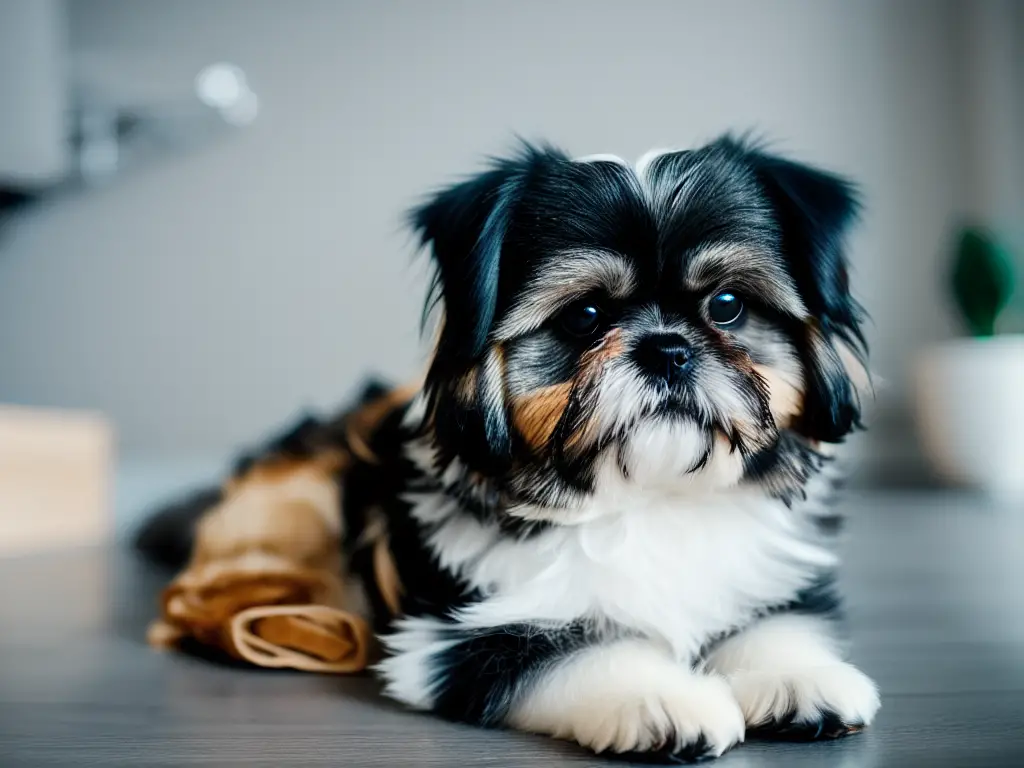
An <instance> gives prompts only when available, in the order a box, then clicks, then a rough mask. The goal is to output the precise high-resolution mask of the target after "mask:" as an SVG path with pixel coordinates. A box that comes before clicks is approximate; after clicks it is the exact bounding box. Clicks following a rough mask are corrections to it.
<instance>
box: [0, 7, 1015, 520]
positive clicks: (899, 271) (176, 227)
mask: <svg viewBox="0 0 1024 768" xmlns="http://www.w3.org/2000/svg"><path fill="white" fill-rule="evenodd" d="M748 129H749V130H753V131H755V132H756V133H757V134H759V135H761V136H764V137H766V138H768V139H770V140H771V141H772V143H773V146H775V147H776V148H777V149H779V150H781V151H784V152H787V153H789V154H791V155H793V156H794V157H797V158H799V159H802V160H805V161H808V162H811V163H816V164H820V165H822V166H825V167H827V168H830V169H833V170H835V171H838V172H840V173H843V174H847V175H849V176H851V177H852V178H854V179H855V180H856V181H857V182H858V183H859V185H860V186H861V188H862V191H863V195H864V199H865V203H866V207H865V211H864V216H863V222H862V225H861V226H860V227H859V228H858V229H857V231H856V233H855V235H854V237H853V239H852V241H851V258H852V261H853V264H854V270H855V275H854V287H855V291H856V293H857V295H858V296H859V297H860V298H861V300H862V301H863V303H864V304H865V305H866V306H867V308H868V310H869V312H870V314H871V316H872V318H873V321H872V325H871V326H870V328H869V338H870V341H871V344H872V348H873V368H874V370H875V371H876V372H877V374H878V376H879V394H878V400H877V403H876V404H875V406H874V407H873V408H872V411H871V422H872V425H873V429H872V430H871V431H870V432H868V433H867V434H866V435H864V436H862V437H861V438H859V439H858V441H857V443H856V447H857V452H858V454H859V457H860V464H859V466H860V470H859V476H858V477H859V479H860V481H861V482H863V483H865V484H880V483H886V484H891V483H893V482H898V483H920V482H926V481H929V482H930V481H931V480H932V479H934V478H935V477H943V478H945V479H946V480H953V481H957V482H962V481H968V482H974V483H979V484H982V485H985V484H988V485H991V486H999V487H1000V488H1005V487H1010V486H1014V482H1015V481H1013V480H1012V479H1010V480H1008V479H1007V477H1008V473H1009V475H1012V474H1014V473H1016V472H1017V471H1018V467H1020V466H1021V455H1022V454H1021V450H1022V449H1021V446H1020V445H1019V442H1018V443H1017V444H1015V446H1009V443H1007V442H1006V441H1007V440H1010V438H1007V437H1005V434H1009V433H1012V428H1011V425H1008V424H1007V422H1006V419H1008V418H1009V419H1010V420H1011V421H1012V420H1013V419H1015V418H1016V419H1017V420H1018V421H1019V420H1021V419H1024V416H1022V415H1021V414H1020V411H1021V410H1022V409H1020V408H1019V407H1017V406H1016V402H1015V397H1013V396H1011V393H1012V392H1014V391H1016V392H1018V393H1019V392H1020V391H1022V390H1024V348H1022V346H1021V337H1020V336H1019V335H1017V334H1016V333H1015V331H1020V330H1021V323H1020V318H1021V315H1020V310H1019V301H1017V300H1016V299H1012V298H1011V290H1010V289H1011V287H1012V282H1013V274H1014V272H1015V271H1016V272H1019V271H1020V269H1021V268H1022V267H1024V265H1022V261H1021V258H1020V254H1022V253H1024V142H1022V137H1024V3H1020V2H1014V0H1002V1H1000V0H992V1H986V0H973V1H971V2H956V1H954V0H929V1H925V0H903V1H901V2H869V1H861V2H845V1H843V0H776V1H775V2H760V1H759V0H706V1H701V0H691V1H689V2H684V1H682V0H676V1H670V0H657V1H656V0H633V1H632V2H629V3H626V2H623V1H622V0H619V1H618V2H611V1H608V0H547V1H541V0H524V1H521V2H516V3H497V2H469V1H465V2H460V1H457V0H431V2H415V1H414V0H375V2H354V1H347V0H289V2H272V1H271V0H216V1H211V0H175V2H166V0H0V206H2V209H3V210H2V212H0V404H3V405H4V410H2V411H0V419H3V418H4V417H3V414H4V413H6V414H7V416H6V418H7V419H8V423H9V424H10V423H15V426H14V427H12V428H10V429H9V430H8V431H7V432H4V431H3V427H2V426H0V444H2V443H3V441H4V437H5V435H6V442H7V447H6V449H5V448H3V447H0V466H2V465H3V462H4V461H5V457H6V462H7V479H8V486H9V487H10V485H11V484H12V483H13V482H14V481H13V480H12V479H11V478H13V477H15V476H18V477H25V476H27V475H30V474H31V472H29V471H28V470H27V469H25V466H27V465H26V464H25V462H26V461H27V460H26V459H24V455H25V453H26V449H24V446H26V445H28V444H29V443H30V442H31V440H30V434H35V435H37V436H38V435H41V434H44V433H43V432H39V431H38V429H39V428H38V427H34V426H32V420H33V419H42V420H44V421H45V420H46V419H51V421H47V424H48V425H49V426H48V427H47V428H48V429H49V428H52V429H53V430H55V431H53V432H45V434H46V435H59V434H60V428H61V424H71V425H73V426H76V427H80V428H81V429H82V431H83V432H82V433H83V434H87V435H91V436H92V437H91V438H88V437H83V438H82V440H83V441H84V442H82V443H81V444H82V445H85V444H89V445H92V446H93V449H94V450H95V451H98V452H99V453H97V454H95V455H101V454H102V455H105V456H110V455H116V456H117V459H116V463H114V464H112V465H111V466H113V467H114V469H113V470H112V472H113V475H112V476H113V477H114V480H113V484H112V485H108V486H104V487H103V488H101V489H100V490H99V491H97V493H107V494H109V493H111V492H113V493H114V497H115V499H116V507H117V510H118V515H119V518H118V519H119V525H121V526H122V527H123V526H124V525H127V524H128V522H129V521H130V520H131V517H132V515H133V514H138V512H139V510H141V509H143V508H144V507H145V506H147V505H148V504H149V503H150V501H151V500H152V499H154V498H157V497H158V496H160V495H161V494H164V493H166V492H169V491H170V490H172V489H175V488H177V487H180V485H181V484H182V483H186V482H191V481H198V480H200V479H205V478H212V477H214V476H216V475H217V474H218V473H219V472H221V471H222V470H223V469H224V467H225V466H226V461H227V459H228V458H229V457H230V455H231V454H233V453H234V452H235V451H236V450H237V449H238V448H240V447H242V446H245V445H250V444H252V443H253V442H254V441H256V440H258V439H259V438H260V437H261V436H262V435H264V434H265V433H266V432H267V430H268V429H274V428H276V427H278V426H280V425H281V424H283V423H285V422H286V421H287V420H288V419H290V418H294V417H295V416H296V415H297V414H298V413H299V412H300V411H303V410H306V409H329V408H333V407H335V406H336V405H338V404H340V403H342V402H343V401H344V400H345V398H346V397H347V396H348V395H349V394H350V393H352V391H353V390H354V389H355V388H356V387H357V386H358V385H359V384H360V383H361V381H362V380H363V379H364V377H366V375H367V374H368V373H373V372H376V373H380V374H383V375H384V376H386V377H389V378H393V379H395V380H402V379H406V378H409V377H411V376H414V375H416V374H417V373H418V371H419V370H420V367H421V366H422V363H423V355H422V351H421V346H420V338H419V333H418V327H419V325H418V324H419V317H420V310H421V305H422V297H423V293H424V287H425V270H424V268H423V267H424V265H423V264H422V263H421V262H419V261H417V260H415V259H414V258H413V256H414V249H413V244H412V241H411V238H410V237H409V235H408V234H407V233H406V232H405V231H404V230H403V229H402V215H403V213H404V211H405V210H406V209H407V208H408V207H409V206H410V205H411V204H412V203H414V202H415V201H416V200H417V199H419V197H420V196H421V195H422V194H423V193H425V192H427V191H429V190H431V189H432V188H434V187H436V186H437V185H438V184H440V183H443V182H445V181H449V180H452V179H454V178H456V177H457V176H459V175H461V174H464V173H466V172H469V171H472V170H473V169H475V168H476V167H478V165H479V163H480V161H481V159H482V158H483V157H484V156H485V155H487V154H490V153H496V152H501V151H502V150H504V149H506V148H508V147H509V146H511V145H512V143H513V140H514V136H515V135H517V134H518V135H521V136H524V137H526V138H537V139H548V140H550V141H552V142H554V143H556V144H559V145H562V146H564V147H565V148H566V149H567V150H568V151H569V152H570V153H573V154H578V155H585V154H591V153H604V152H610V153H615V154H619V155H622V156H624V157H626V158H635V157H638V156H639V155H640V154H642V153H643V152H644V151H645V150H647V149H649V148H651V147H681V148H682V147H688V146H692V145H695V144H698V143H700V142H704V141H706V140H708V139H711V138H713V137H715V136H716V135H718V134H719V133H722V132H724V131H728V130H736V131H744V130H748ZM966 226H974V227H983V228H984V231H985V233H986V234H985V236H984V237H980V238H979V237H976V238H975V239H974V240H970V239H968V240H967V241H965V240H964V227H966ZM972 249H973V250H972ZM965 253H966V257H965V258H967V261H966V262H964V261H963V259H961V261H960V262H957V261H956V259H957V257H958V256H964V254H965ZM955 264H959V267H960V268H961V271H962V272H963V276H962V280H961V282H962V283H963V284H964V285H966V286H967V287H968V288H970V286H971V285H973V286H975V288H977V286H978V285H980V286H981V288H980V289H977V290H980V292H981V295H982V298H981V303H982V304H984V300H985V299H986V297H987V300H988V302H989V305H993V304H994V305H997V306H996V308H997V309H1001V310H1002V311H1000V312H999V313H998V318H997V319H996V320H995V322H994V325H992V327H980V326H979V325H978V323H977V322H975V323H974V324H972V323H971V322H970V321H971V320H972V316H971V315H970V314H969V313H968V314H967V315H965V310H964V309H963V308H964V307H965V306H966V307H967V309H970V308H971V301H972V300H974V299H972V298H971V296H967V297H966V298H965V297H964V296H963V295H961V294H960V293H957V290H956V289H955V288H954V287H953V286H954V283H953V282H951V275H952V274H953V273H954V271H955V270H954V266H955ZM964 290H966V289H964ZM986 291H987V293H986ZM976 292H977V291H976ZM1014 301H1017V303H1016V304H1015V303H1014ZM975 305H977V301H975ZM1004 305H1005V306H1004ZM980 311H981V314H982V315H984V312H985V309H984V307H982V310H980ZM975 314H977V310H975ZM982 325H984V317H983V318H982ZM993 333H994V334H996V338H989V339H982V340H971V339H970V338H968V337H972V336H979V337H987V336H992V334H993ZM964 360H970V361H971V362H970V363H964V362H963V361H964ZM964 369H967V371H968V372H965V370H964ZM922 370H924V371H925V373H924V374H921V371H922ZM971 376H974V377H975V378H973V379H972V378H971ZM1015 377H1016V378H1015ZM936 381H940V382H952V384H950V385H949V386H947V387H945V388H944V387H943V386H937V385H936V384H935V382H936ZM979 381H980V382H981V383H980V384H979ZM993 382H995V384H993ZM1015 382H1016V383H1015ZM954 385H955V386H954ZM979 386H980V387H983V388H984V387H986V386H989V387H991V386H995V390H994V391H989V390H987V389H978V387H979ZM958 387H959V388H958ZM1008 387H1009V389H1008ZM965 392H967V393H968V395H966V396H965V395H964V393H965ZM1000 398H1002V399H1000ZM965 399H967V400H970V401H971V402H970V403H969V404H968V403H965V402H964V401H965ZM994 403H1000V404H1001V405H999V407H996V406H995V405H993V404H994ZM1006 403H1010V406H1009V407H1010V411H1009V412H1007V410H1006V408H1007V405H1006ZM986 408H987V410H986ZM979 409H980V410H979ZM1014 411H1015V412H1016V413H1014ZM53 419H55V420H56V421H53ZM979 424H981V426H980V427H979V426H978V425H979ZM972 429H973V430H974V431H973V432H971V430H972ZM33 430H36V431H35V432H33ZM90 430H91V431H90ZM957 430H960V431H957ZM964 430H967V431H968V432H971V434H966V433H965V432H964ZM985 430H988V431H985ZM44 431H45V430H44ZM1022 433H1024V425H1022V426H1021V428H1020V430H1019V431H1018V432H1017V435H1020V434H1022ZM90 439H92V442H91V443H90V442H89V440H90ZM59 440H60V439H59V437H54V438H52V439H51V438H46V439H42V438H40V439H38V440H36V443H35V444H36V445H41V446H42V447H41V448H39V451H40V452H42V453H45V451H46V450H49V448H48V446H52V445H54V444H56V443H57V442H59ZM1013 440H1017V441H1019V440H1020V437H1014V438H1013ZM972 441H973V442H972ZM72 442H74V441H73V440H72ZM75 445H79V444H78V443H75ZM963 445H967V446H975V447H976V448H977V446H981V447H980V448H977V450H982V451H984V452H986V455H988V454H992V453H993V452H996V453H998V454H999V455H1000V456H1001V458H1000V459H998V461H997V462H996V463H997V464H998V463H999V462H1002V464H1001V465H1000V466H1002V467H1003V468H1002V469H1001V470H999V471H1000V472H1002V475H1001V476H1000V477H999V478H996V480H994V481H993V480H992V478H990V477H989V478H987V477H981V476H978V473H979V472H981V474H982V475H984V473H985V471H987V470H985V469H984V468H982V469H981V470H979V469H978V468H977V467H973V468H972V467H971V466H964V464H965V462H966V463H967V464H969V463H970V456H968V457H967V458H965V457H964V456H961V455H959V454H957V448H956V446H963ZM96 446H99V447H96ZM951 446H952V447H951ZM996 449H998V450H996ZM82 450H85V449H82ZM972 450H974V449H972ZM1014 451H1016V453H1015V452H1014ZM72 452H73V451H72ZM971 455H974V454H971ZM1007 455H1008V456H1009V458H1007ZM19 457H20V458H19ZM16 459H17V460H16ZM18 461H22V464H18ZM990 465H991V462H988V463H986V464H985V467H989V469H990V468H991V467H990ZM0 471H2V470H0ZM972 473H973V474H972ZM2 479H3V475H0V480H2ZM44 484H50V485H52V483H51V482H50V481H45V482H44ZM1014 487H1015V486H1014ZM111 489H112V491H111Z"/></svg>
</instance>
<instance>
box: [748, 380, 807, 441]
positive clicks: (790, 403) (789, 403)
mask: <svg viewBox="0 0 1024 768" xmlns="http://www.w3.org/2000/svg"><path fill="white" fill-rule="evenodd" d="M754 371H755V372H756V373H757V374H758V375H759V376H760V377H761V378H762V379H764V381H765V383H766V384H767V385H768V406H769V408H770V409H771V412H772V418H774V419H775V424H776V426H778V427H779V429H787V428H788V427H790V426H791V425H792V424H793V421H794V419H795V418H796V417H797V416H798V415H800V412H801V411H802V410H803V404H804V393H803V390H802V389H800V388H799V387H797V386H794V384H793V383H792V382H791V381H790V380H789V379H788V378H787V377H785V376H783V375H782V373H781V372H779V371H777V370H775V369H774V368H769V367H768V366H764V365H755V366H754Z"/></svg>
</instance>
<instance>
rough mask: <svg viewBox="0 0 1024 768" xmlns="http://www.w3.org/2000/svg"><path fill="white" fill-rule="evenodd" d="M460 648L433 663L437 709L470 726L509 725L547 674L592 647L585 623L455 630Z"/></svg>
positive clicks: (449, 636)
mask: <svg viewBox="0 0 1024 768" xmlns="http://www.w3.org/2000/svg"><path fill="white" fill-rule="evenodd" d="M441 639H445V640H451V641H454V644H453V645H452V646H451V647H449V648H448V649H446V650H445V651H444V652H442V653H440V654H438V655H437V656H435V657H434V658H433V659H432V660H431V686H432V689H433V693H434V695H435V703H434V709H435V711H437V712H438V714H440V715H441V716H442V717H445V718H447V719H449V720H456V721H459V722H464V723H473V724H477V725H483V726H489V727H496V726H500V725H503V724H504V723H505V720H506V718H507V717H508V714H509V712H510V710H511V709H512V707H513V706H514V705H515V703H516V702H517V701H518V699H519V697H521V696H522V695H523V694H524V693H525V692H526V691H527V690H528V688H529V686H530V685H531V684H532V683H533V682H534V681H535V680H536V679H537V678H538V676H540V675H541V674H543V672H544V671H545V670H547V669H549V668H550V667H551V666H552V665H553V664H556V663H558V662H560V661H563V660H565V659H566V658H567V657H569V656H570V655H572V654H573V653H575V652H576V651H578V650H580V649H581V648H584V647H585V646H586V645H587V644H588V638H587V631H586V629H585V628H584V626H583V625H581V624H573V625H569V626H566V627H562V628H557V629H551V628H545V627H541V626H537V625H531V624H505V625H503V626H500V627H492V628H489V629H477V630H473V629H460V628H457V627H454V626H452V628H451V629H449V630H447V631H444V632H442V637H441Z"/></svg>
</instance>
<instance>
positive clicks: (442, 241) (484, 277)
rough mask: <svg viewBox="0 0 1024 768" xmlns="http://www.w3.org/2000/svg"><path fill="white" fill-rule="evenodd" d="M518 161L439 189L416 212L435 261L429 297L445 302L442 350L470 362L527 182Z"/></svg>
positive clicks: (488, 322)
mask: <svg viewBox="0 0 1024 768" xmlns="http://www.w3.org/2000/svg"><path fill="white" fill-rule="evenodd" d="M521 171H522V169H521V168H520V167H519V164H518V163H514V162H502V163H500V164H498V165H497V166H496V167H495V168H493V169H492V170H490V171H487V172H485V173H482V174H480V175H478V176H476V177H474V178H472V179H469V180H468V181H464V182H462V183H460V184H457V185H455V186H453V187H449V188H448V189H445V190H443V191H441V192H440V193H438V194H437V195H435V196H434V197H433V198H432V199H431V200H429V201H428V202H427V203H426V204H425V205H423V206H421V207H419V208H417V209H415V210H414V211H413V212H412V213H411V215H410V221H411V224H412V226H413V229H414V230H415V231H416V232H417V234H418V235H419V237H420V242H421V244H422V245H423V246H425V247H429V249H430V253H431V257H432V259H433V262H434V284H433V286H432V288H431V295H430V297H429V298H428V302H430V304H431V305H433V304H437V303H440V304H441V305H442V306H443V307H444V320H443V327H442V328H441V334H440V338H439V341H438V349H437V355H438V357H440V358H441V359H442V360H445V361H447V362H449V363H451V364H453V365H457V364H459V363H462V364H468V363H471V362H472V361H474V360H476V359H478V358H479V357H480V355H481V354H482V353H483V351H484V346H485V344H486V342H487V336H488V334H489V333H490V331H491V326H492V325H493V322H494V311H495V307H496V305H497V299H498V272H499V265H500V260H501V247H502V243H503V241H504V238H505V232H506V230H507V229H508V222H509V217H510V215H511V211H512V208H513V206H514V205H515V202H516V199H517V198H518V194H519V188H520V185H521V183H522V181H521V180H522V173H521Z"/></svg>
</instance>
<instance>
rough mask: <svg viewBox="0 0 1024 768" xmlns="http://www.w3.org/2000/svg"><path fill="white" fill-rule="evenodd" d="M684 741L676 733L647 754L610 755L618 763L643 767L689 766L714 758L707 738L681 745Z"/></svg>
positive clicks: (702, 737)
mask: <svg viewBox="0 0 1024 768" xmlns="http://www.w3.org/2000/svg"><path fill="white" fill-rule="evenodd" d="M681 741H682V739H681V738H680V737H679V736H678V735H677V734H674V733H670V734H668V735H667V736H666V737H665V743H664V744H663V745H662V746H660V747H658V748H657V749H652V750H649V751H647V752H621V753H617V754H609V755H608V756H609V757H612V758H614V759H615V760H616V761H619V760H621V761H624V762H627V763H639V764H641V765H688V764H690V763H699V762H702V761H704V760H708V759H710V758H712V757H713V755H712V754H711V745H710V744H709V743H708V740H707V737H706V736H704V734H703V733H702V734H700V735H699V736H697V738H696V739H694V740H693V741H691V742H688V743H685V744H681V743H680V742H681Z"/></svg>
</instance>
